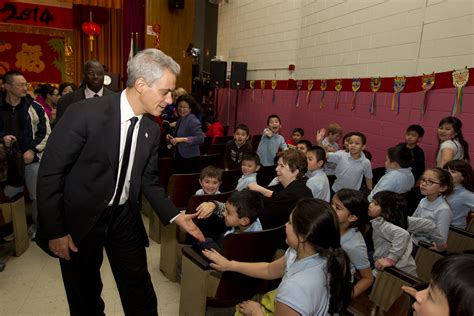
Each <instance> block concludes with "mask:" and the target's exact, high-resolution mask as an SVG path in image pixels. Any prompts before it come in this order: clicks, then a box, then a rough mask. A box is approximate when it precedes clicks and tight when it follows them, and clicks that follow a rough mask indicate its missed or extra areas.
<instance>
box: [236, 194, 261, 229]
mask: <svg viewBox="0 0 474 316" xmlns="http://www.w3.org/2000/svg"><path fill="white" fill-rule="evenodd" d="M227 202H228V203H229V204H232V205H233V206H235V207H236V208H237V214H238V215H239V218H242V217H248V218H249V219H250V223H253V222H254V221H255V220H256V219H257V218H258V217H259V216H260V214H261V213H262V210H263V201H262V198H261V196H260V194H259V193H258V192H256V191H251V190H243V191H235V192H232V193H231V195H230V196H229V198H228V199H227Z"/></svg>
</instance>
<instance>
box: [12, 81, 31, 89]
mask: <svg viewBox="0 0 474 316" xmlns="http://www.w3.org/2000/svg"><path fill="white" fill-rule="evenodd" d="M11 85H12V86H15V87H18V88H29V87H30V83H29V82H22V83H11Z"/></svg>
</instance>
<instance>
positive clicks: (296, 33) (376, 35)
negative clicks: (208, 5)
mask: <svg viewBox="0 0 474 316" xmlns="http://www.w3.org/2000/svg"><path fill="white" fill-rule="evenodd" d="M218 23H219V24H218V39H217V55H219V56H222V57H223V58H224V59H225V60H227V61H232V60H234V61H247V62H248V63H249V65H248V78H249V79H287V78H288V76H289V73H288V70H287V69H288V65H289V64H295V65H296V76H297V78H299V79H321V78H351V77H370V76H382V77H383V76H395V75H402V74H403V75H406V76H413V75H417V74H421V73H431V72H433V71H435V72H441V71H447V70H452V69H454V68H462V67H464V66H468V67H472V66H473V65H474V1H472V0H289V1H286V0H259V1H250V0H231V1H229V3H225V2H224V3H223V4H221V5H220V7H219V22H218ZM229 69H230V68H229Z"/></svg>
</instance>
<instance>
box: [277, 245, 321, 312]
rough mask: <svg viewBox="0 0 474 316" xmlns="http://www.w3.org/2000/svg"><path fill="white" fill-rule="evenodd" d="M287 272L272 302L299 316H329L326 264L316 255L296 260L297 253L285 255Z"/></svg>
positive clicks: (288, 251) (292, 250)
mask: <svg viewBox="0 0 474 316" xmlns="http://www.w3.org/2000/svg"><path fill="white" fill-rule="evenodd" d="M285 260H286V271H285V275H284V276H283V279H282V280H281V283H280V285H279V286H278V291H277V296H276V298H275V301H277V302H281V303H283V304H285V305H286V306H288V307H290V308H292V309H294V310H295V311H296V312H297V313H299V314H300V315H328V313H327V311H328V308H329V280H328V277H329V276H328V273H327V268H326V265H327V261H326V259H324V258H321V257H320V256H319V255H318V254H315V255H312V256H310V257H306V258H303V259H300V260H296V251H295V250H294V249H292V248H288V250H287V251H286V253H285Z"/></svg>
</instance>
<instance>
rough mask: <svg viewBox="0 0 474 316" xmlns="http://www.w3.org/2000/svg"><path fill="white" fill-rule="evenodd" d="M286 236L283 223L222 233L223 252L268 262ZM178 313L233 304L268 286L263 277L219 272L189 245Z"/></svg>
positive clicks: (232, 257) (199, 312)
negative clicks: (260, 228)
mask: <svg viewBox="0 0 474 316" xmlns="http://www.w3.org/2000/svg"><path fill="white" fill-rule="evenodd" d="M284 240H285V227H284V226H280V227H277V228H273V229H268V230H264V231H261V232H249V233H245V232H244V233H235V234H229V235H227V236H225V238H224V241H223V246H222V254H223V255H224V256H225V257H226V258H228V259H229V260H237V261H244V262H270V261H272V260H273V258H274V255H275V253H276V250H277V246H276V245H277V244H278V245H279V244H281V243H282V242H283V241H284ZM182 252H183V260H182V278H181V297H180V304H179V314H180V315H206V309H207V308H208V307H211V306H213V307H220V308H222V307H232V306H234V305H235V304H237V303H239V302H241V301H243V300H247V299H250V298H252V296H253V295H255V294H257V293H265V292H266V291H268V290H271V288H267V287H266V285H267V284H268V283H267V282H266V281H265V280H261V279H255V278H250V277H247V276H245V275H242V274H239V273H235V272H218V271H215V270H213V269H211V268H210V266H209V262H208V261H207V259H205V258H204V257H203V256H202V254H200V253H198V252H197V251H195V250H194V249H193V248H192V247H189V246H186V247H184V248H183V249H182Z"/></svg>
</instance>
